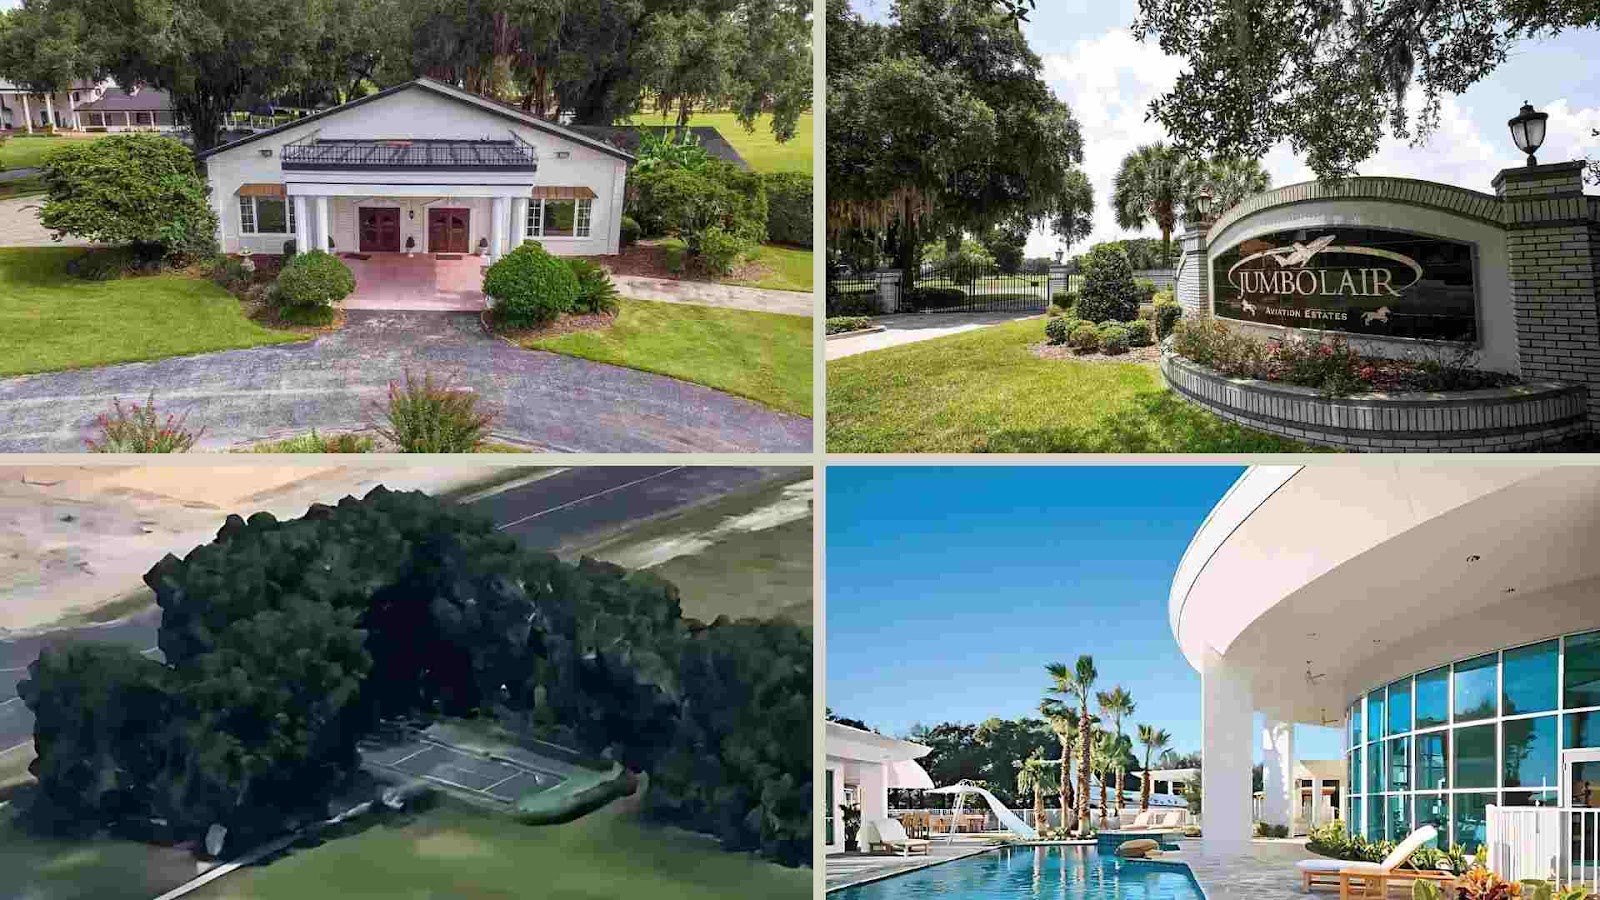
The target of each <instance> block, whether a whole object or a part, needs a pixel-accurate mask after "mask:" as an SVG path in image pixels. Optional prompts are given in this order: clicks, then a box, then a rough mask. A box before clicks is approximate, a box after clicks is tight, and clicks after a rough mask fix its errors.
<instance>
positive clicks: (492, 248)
mask: <svg viewBox="0 0 1600 900" xmlns="http://www.w3.org/2000/svg"><path fill="white" fill-rule="evenodd" d="M507 199H508V198H506V197H496V198H494V210H493V212H491V213H490V215H489V261H490V262H494V261H496V260H498V259H499V258H500V257H502V256H504V255H505V253H506V220H507V219H508V218H509V217H510V215H511V213H510V211H509V210H510V206H511V204H510V203H508V202H506V201H507Z"/></svg>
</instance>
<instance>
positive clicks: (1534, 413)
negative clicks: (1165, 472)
mask: <svg viewBox="0 0 1600 900" xmlns="http://www.w3.org/2000/svg"><path fill="white" fill-rule="evenodd" d="M1161 374H1162V377H1163V378H1164V379H1165V380H1166V382H1167V385H1168V387H1170V388H1171V389H1172V390H1173V391H1174V392H1175V393H1176V394H1178V395H1179V396H1180V397H1183V398H1184V399H1186V400H1188V401H1190V402H1191V403H1194V404H1195V405H1197V406H1200V407H1202V408H1204V409H1206V410H1208V411H1210V412H1212V413H1214V414H1216V415H1218V416H1220V417H1222V418H1224V419H1227V420H1229V421H1231V422H1235V423H1238V424H1240V425H1244V426H1246V427H1249V428H1254V429H1256V430H1259V431H1265V432H1269V433H1272V434H1277V435H1282V436H1284V437H1289V438H1294V439H1295V440H1299V441H1305V442H1307V443H1312V444H1321V445H1323V446H1329V447H1340V448H1344V449H1348V450H1363V451H1374V452H1388V453H1395V452H1435V453H1437V452H1463V453H1465V452H1474V451H1479V452H1481V451H1509V450H1535V449H1541V448H1546V447H1551V446H1556V445H1560V444H1563V443H1566V442H1570V441H1573V440H1575V439H1578V438H1579V437H1581V436H1582V435H1584V434H1585V433H1586V432H1587V430H1588V425H1587V420H1586V418H1585V400H1586V397H1587V392H1586V390H1585V389H1584V387H1583V386H1582V385H1574V384H1564V383H1561V382H1536V383H1519V384H1515V385H1511V386H1508V387H1491V388H1481V389H1478V390H1466V391H1431V392H1407V393H1379V392H1366V393H1360V394H1353V395H1350V396H1329V395H1328V394H1327V393H1326V392H1325V391H1323V390H1320V389H1317V388H1309V387H1302V386H1299V385H1294V384H1284V383H1282V382H1272V381H1266V380H1262V379H1257V378H1238V377H1231V376H1228V375H1226V374H1223V373H1222V372H1219V371H1217V370H1215V369H1212V368H1210V367H1207V366H1203V365H1200V364H1198V363H1196V362H1194V361H1192V360H1189V359H1185V358H1184V357H1182V356H1180V355H1178V354H1177V353H1175V352H1172V351H1170V350H1169V351H1168V352H1166V353H1163V354H1162V357H1161Z"/></svg>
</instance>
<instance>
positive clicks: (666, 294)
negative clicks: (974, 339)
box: [611, 275, 816, 318]
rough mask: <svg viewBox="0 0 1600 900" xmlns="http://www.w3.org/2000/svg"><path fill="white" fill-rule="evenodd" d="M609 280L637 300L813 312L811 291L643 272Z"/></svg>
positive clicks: (796, 313)
mask: <svg viewBox="0 0 1600 900" xmlns="http://www.w3.org/2000/svg"><path fill="white" fill-rule="evenodd" d="M611 280H612V281H615V282H616V283H617V293H619V294H621V295H622V296H624V297H633V298H635V299H638V300H659V301H661V302H663V303H688V304H691V305H694V306H721V307H725V308H727V309H748V310H752V311H754V312H770V313H783V314H784V315H789V316H806V317H808V318H809V317H811V316H813V315H815V309H816V304H815V301H814V298H813V295H812V294H810V293H804V292H801V291H772V290H768V289H766V288H754V287H745V286H743V285H738V284H717V283H715V282H711V281H675V280H673V279H670V278H646V277H645V276H643V275H612V276H611Z"/></svg>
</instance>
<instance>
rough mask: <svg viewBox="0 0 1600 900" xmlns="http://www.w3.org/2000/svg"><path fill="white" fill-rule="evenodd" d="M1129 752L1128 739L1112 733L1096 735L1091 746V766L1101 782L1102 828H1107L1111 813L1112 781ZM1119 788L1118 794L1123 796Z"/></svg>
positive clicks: (1106, 732) (1104, 732)
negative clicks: (1108, 815) (1108, 817)
mask: <svg viewBox="0 0 1600 900" xmlns="http://www.w3.org/2000/svg"><path fill="white" fill-rule="evenodd" d="M1127 752H1128V739H1127V738H1126V737H1123V736H1122V735H1119V734H1117V733H1115V732H1111V731H1102V732H1100V733H1098V734H1097V735H1095V738H1094V742H1093V743H1092V744H1091V745H1090V751H1089V757H1090V765H1091V767H1092V768H1093V769H1094V773H1095V775H1096V776H1097V778H1098V780H1099V782H1100V827H1101V828H1102V829H1104V828H1105V827H1106V814H1107V813H1108V812H1110V809H1109V807H1110V804H1111V797H1110V796H1109V794H1110V792H1111V779H1112V777H1113V776H1114V775H1115V774H1116V772H1117V768H1118V766H1120V765H1121V764H1122V759H1123V757H1124V756H1125V755H1126V754H1127ZM1120 788H1121V786H1120V785H1119V786H1118V790H1117V794H1119V795H1120V794H1121V793H1122V791H1121V789H1120Z"/></svg>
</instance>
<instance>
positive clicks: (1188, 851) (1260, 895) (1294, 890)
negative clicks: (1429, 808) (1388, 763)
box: [827, 838, 1315, 900]
mask: <svg viewBox="0 0 1600 900" xmlns="http://www.w3.org/2000/svg"><path fill="white" fill-rule="evenodd" d="M1179 846H1180V847H1181V848H1182V849H1180V850H1177V851H1174V852H1171V853H1168V854H1166V855H1164V856H1163V857H1162V858H1161V859H1160V860H1152V861H1151V862H1152V863H1154V864H1157V865H1170V864H1172V863H1183V864H1185V865H1187V866H1188V867H1189V871H1190V872H1192V873H1194V879H1195V881H1196V882H1198V883H1199V884H1200V888H1201V890H1203V891H1204V892H1205V895H1206V900H1305V898H1306V897H1307V896H1308V895H1306V894H1303V893H1301V891H1300V872H1299V870H1298V869H1296V868H1295V865H1294V864H1295V863H1296V862H1297V861H1299V860H1302V859H1306V858H1308V857H1311V856H1314V855H1315V854H1313V853H1311V852H1310V851H1308V850H1306V848H1305V838H1298V839H1294V840H1270V839H1265V840H1253V841H1250V842H1249V843H1248V844H1239V843H1234V844H1219V843H1213V842H1209V841H1206V840H1204V839H1202V838H1185V839H1183V840H1182V841H1180V843H1179ZM990 848H991V845H990V844H989V843H988V841H987V840H984V839H981V838H979V839H964V840H963V839H957V841H956V842H955V843H953V844H952V843H946V842H944V841H935V842H934V844H933V847H932V848H931V849H930V850H929V851H928V855H927V856H923V855H921V854H919V855H917V856H912V857H909V858H907V857H903V856H889V855H887V854H882V853H877V854H872V855H868V854H865V853H846V854H835V855H833V856H829V857H828V862H827V889H828V890H829V891H834V890H838V889H840V888H845V887H849V886H851V885H856V884H863V883H865V882H868V881H876V880H878V879H880V878H886V877H888V876H890V875H900V874H903V873H906V872H914V871H916V870H918V869H925V868H927V867H929V866H936V865H939V864H940V863H946V862H951V861H953V860H957V859H965V858H966V857H968V856H974V855H976V854H979V853H982V852H984V851H985V850H988V849H990Z"/></svg>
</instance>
